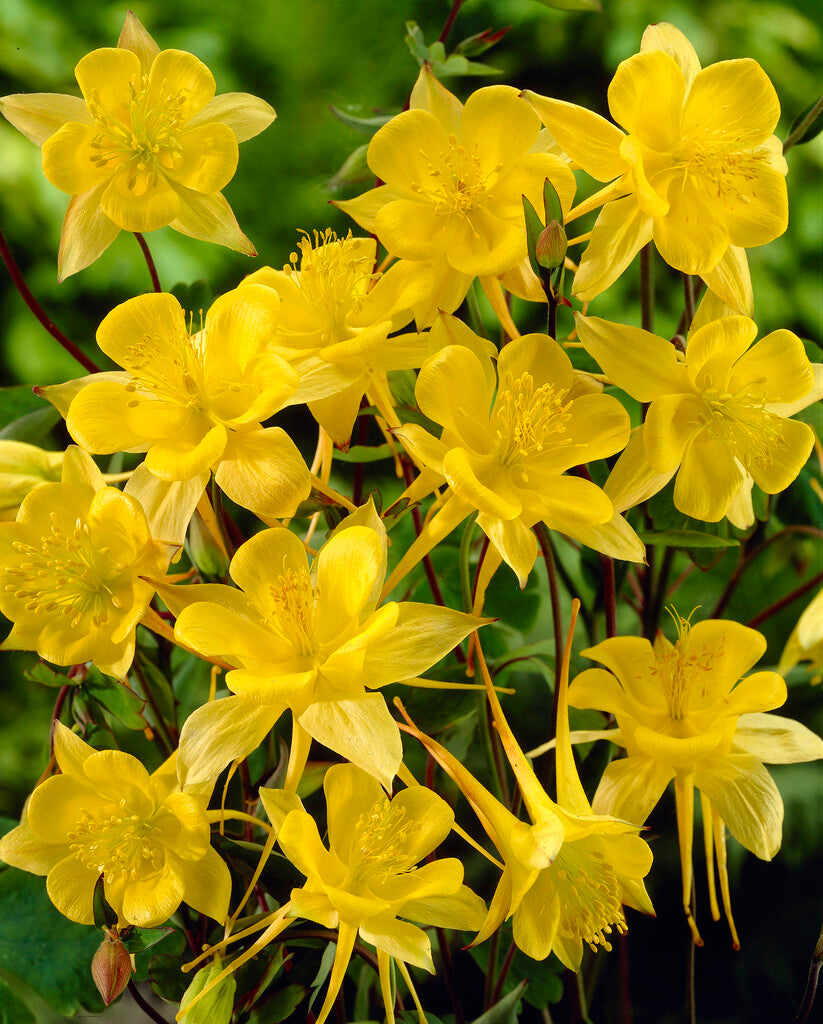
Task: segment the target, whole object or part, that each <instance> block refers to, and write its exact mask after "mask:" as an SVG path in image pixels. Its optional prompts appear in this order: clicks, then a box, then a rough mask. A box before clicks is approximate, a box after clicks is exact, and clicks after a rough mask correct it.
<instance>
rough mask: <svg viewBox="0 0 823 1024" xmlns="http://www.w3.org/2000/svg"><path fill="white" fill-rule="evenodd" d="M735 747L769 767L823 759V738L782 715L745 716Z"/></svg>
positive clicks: (737, 732) (739, 721) (738, 721)
mask: <svg viewBox="0 0 823 1024" xmlns="http://www.w3.org/2000/svg"><path fill="white" fill-rule="evenodd" d="M734 744H735V746H736V747H740V748H741V749H742V750H743V751H745V753H747V754H751V755H752V756H753V757H756V758H757V760H758V761H765V762H766V764H796V763H797V762H798V761H817V760H819V759H820V758H821V757H823V739H821V738H820V737H819V736H817V735H815V733H813V732H812V731H811V729H808V728H807V727H806V726H805V725H801V724H800V722H795V721H794V719H791V718H784V717H783V716H782V715H764V714H760V713H757V712H756V713H754V714H750V715H741V716H740V718H739V719H738V720H737V729H736V730H735V734H734Z"/></svg>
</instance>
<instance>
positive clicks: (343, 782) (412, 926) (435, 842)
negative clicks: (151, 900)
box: [206, 764, 485, 1024]
mask: <svg viewBox="0 0 823 1024" xmlns="http://www.w3.org/2000/svg"><path fill="white" fill-rule="evenodd" d="M323 789H324V791H325V794H326V809H327V819H326V820H327V830H328V840H329V846H328V849H327V848H326V847H325V846H324V845H323V842H322V840H321V839H320V834H319V832H318V830H317V825H316V824H315V822H314V819H313V818H312V817H311V815H309V814H308V813H307V812H306V811H305V810H304V809H303V805H302V803H301V801H300V799H299V797H298V796H297V794H296V793H293V792H289V791H284V790H280V789H265V788H263V789H261V790H260V799H261V800H262V802H263V806H264V807H265V808H266V812H267V813H268V815H269V818H270V819H271V821H272V824H273V825H274V828H275V832H276V833H277V842H278V843H279V844H280V847H281V849H282V850H283V853H284V854H285V855H286V856H287V857H288V858H289V860H290V861H291V862H292V863H293V864H294V865H295V866H296V867H297V868H298V870H299V871H301V872H302V873H303V874H304V875H305V876H306V882H305V884H304V885H303V886H301V887H300V888H296V889H292V891H291V897H290V899H289V902H288V903H287V904H285V905H284V906H283V907H281V908H280V910H278V911H275V913H274V914H272V915H269V917H268V918H265V919H264V920H263V921H261V922H258V923H257V925H256V926H255V927H256V928H258V929H259V928H260V927H264V926H266V925H268V927H267V928H266V931H265V932H264V933H263V935H262V936H261V937H260V938H259V939H258V940H257V941H256V942H255V943H254V944H253V945H252V946H251V947H250V948H249V949H248V950H246V952H245V953H243V954H241V955H240V956H239V957H238V958H237V959H236V960H235V961H233V962H232V963H231V964H229V965H228V966H227V967H226V968H225V969H224V970H223V972H222V973H221V974H219V975H218V976H217V977H215V978H214V979H213V980H212V982H211V984H212V985H216V984H219V981H220V980H221V978H223V977H225V976H227V975H228V974H229V973H230V972H232V971H236V970H237V969H238V968H239V967H240V966H242V964H243V963H245V962H246V961H247V960H249V959H250V958H251V957H252V956H254V955H255V953H257V952H259V950H260V949H262V948H263V947H264V946H265V945H266V944H267V943H269V942H271V941H273V939H275V938H276V937H277V936H278V935H279V934H281V933H282V932H283V931H284V930H285V929H286V928H287V927H288V926H289V925H290V924H291V923H292V921H293V920H294V919H295V918H305V919H306V920H308V921H314V922H316V923H317V924H319V925H321V926H322V927H323V928H336V929H337V931H338V940H337V949H336V951H335V957H334V964H333V966H332V969H331V980H330V982H329V987H328V990H327V992H326V998H325V1000H324V1002H323V1006H322V1007H321V1009H320V1012H319V1014H318V1016H317V1024H323V1021H325V1020H326V1018H327V1017H328V1015H329V1013H330V1012H331V1009H332V1007H333V1006H334V1002H335V999H336V998H337V995H338V993H339V991H340V987H341V985H342V984H343V978H344V977H345V974H346V968H347V966H348V964H349V960H350V959H351V954H352V950H353V948H354V943H355V941H356V939H357V938H358V936H359V937H360V939H361V940H362V941H364V942H366V943H368V944H369V945H371V946H374V947H375V948H376V950H377V963H378V968H379V975H380V989H381V994H382V996H383V1003H384V1006H385V1011H386V1018H387V1020H388V1021H389V1024H394V999H393V997H392V987H391V965H392V961H394V963H395V964H396V965H397V967H398V968H399V970H400V972H401V974H402V976H403V978H404V980H405V981H406V983H407V984H408V985H409V987H410V990H411V992H412V996H413V998H414V1000H415V1003H416V1004H417V1006H418V1010H419V1009H420V1004H419V1002H418V1000H417V995H416V993H415V991H414V986H413V984H412V981H411V977H410V975H409V972H408V969H407V968H406V964H413V965H414V966H415V967H419V968H421V969H423V970H426V971H429V972H430V973H432V974H433V973H434V964H433V963H432V956H431V942H430V940H429V937H428V935H427V934H426V933H425V932H424V931H423V929H422V928H421V927H419V925H423V926H424V927H428V926H437V927H439V928H460V929H471V928H476V927H478V925H479V924H480V922H481V921H482V920H483V915H484V911H485V906H484V904H483V901H482V900H481V899H480V897H479V896H477V895H475V893H474V892H472V890H471V889H469V888H468V887H467V886H465V885H463V865H462V864H461V863H460V861H459V860H457V859H456V858H453V857H449V858H446V859H443V860H434V861H431V862H428V863H426V864H424V865H423V866H421V867H416V866H415V865H417V864H418V863H419V862H420V861H421V860H423V859H424V858H425V857H427V855H428V854H430V853H432V851H434V850H435V849H436V847H438V846H439V845H440V843H442V842H443V840H444V839H445V838H446V837H447V836H448V834H449V832H450V831H451V828H452V826H453V824H454V814H453V813H452V810H451V808H450V807H449V805H448V804H447V803H446V802H445V800H442V799H441V798H440V797H439V796H437V794H436V793H433V792H431V790H428V789H425V788H424V787H423V786H412V787H411V788H409V789H404V790H401V791H400V792H399V793H397V794H395V796H394V797H393V798H391V799H389V798H388V797H387V796H386V795H385V793H384V792H383V791H382V789H381V788H380V784H379V783H378V782H377V781H376V780H375V779H374V778H372V777H371V776H370V775H367V774H366V773H365V772H363V771H361V770H360V769H359V768H356V767H355V766H354V765H351V764H341V765H333V766H332V767H331V768H330V769H329V770H328V772H327V773H326V776H325V779H324V781H323ZM411 922H414V923H411ZM252 930H253V929H249V931H252ZM240 937H241V934H239V933H238V934H237V935H232V936H230V937H229V938H228V939H227V940H225V941H224V942H221V943H218V945H217V946H216V947H213V948H212V950H207V951H206V952H207V954H210V953H212V952H213V950H216V949H218V948H221V947H223V946H224V945H225V944H226V942H233V941H234V940H235V939H238V938H240ZM421 1020H425V1017H423V1016H421Z"/></svg>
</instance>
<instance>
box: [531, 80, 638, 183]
mask: <svg viewBox="0 0 823 1024" xmlns="http://www.w3.org/2000/svg"><path fill="white" fill-rule="evenodd" d="M523 97H524V99H526V100H528V101H529V103H531V105H532V106H533V107H534V109H535V110H536V111H537V113H538V114H539V115H540V117H541V119H542V121H543V124H544V125H546V127H547V128H548V129H549V131H550V132H551V133H552V135H553V136H554V138H555V139H556V140H557V143H558V144H559V146H560V148H561V149H562V150H563V152H565V153H568V154H569V156H570V157H571V158H572V160H574V162H575V163H576V164H579V165H580V167H582V168H583V170H584V171H586V173H587V174H590V175H591V176H592V177H593V178H595V179H596V180H597V181H611V180H612V179H613V178H619V177H620V175H621V174H622V173H623V171H624V170H625V165H624V163H623V160H622V159H621V157H620V141H621V139H622V138H623V132H621V131H620V129H619V128H617V127H615V125H613V124H612V123H611V122H610V121H607V120H606V119H605V118H604V117H601V116H600V115H599V114H595V113H593V112H592V111H590V110H586V108H585V107H578V106H577V105H576V104H574V103H567V102H565V101H564V100H556V99H552V98H551V97H549V96H540V95H538V94H537V93H535V92H531V91H530V90H526V91H525V92H524V93H523Z"/></svg>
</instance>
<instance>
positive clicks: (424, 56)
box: [405, 21, 429, 68]
mask: <svg viewBox="0 0 823 1024" xmlns="http://www.w3.org/2000/svg"><path fill="white" fill-rule="evenodd" d="M406 33H407V34H406V37H405V40H406V46H408V48H409V50H410V51H411V55H412V57H414V59H415V60H416V61H417V63H418V64H419V65H420V67H421V68H422V67H423V65H424V64H425V63H426V61H427V60H428V59H429V48H428V47H427V46H426V41H425V39H424V38H423V33H422V31H421V30H420V26H419V25H418V24H417V22H416V21H407V22H406Z"/></svg>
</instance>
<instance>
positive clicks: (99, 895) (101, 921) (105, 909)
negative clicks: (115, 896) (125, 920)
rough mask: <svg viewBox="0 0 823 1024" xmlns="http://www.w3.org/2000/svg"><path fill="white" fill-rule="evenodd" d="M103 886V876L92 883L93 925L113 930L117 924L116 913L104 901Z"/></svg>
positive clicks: (107, 902) (106, 901)
mask: <svg viewBox="0 0 823 1024" xmlns="http://www.w3.org/2000/svg"><path fill="white" fill-rule="evenodd" d="M103 886H104V883H103V876H102V875H100V877H99V878H98V879H97V881H96V882H95V883H94V895H93V896H92V908H93V910H94V923H95V925H96V927H98V928H114V926H115V925H116V924H117V911H116V910H115V909H114V907H112V905H111V904H110V903H109V901H108V900H107V899H106V895H105V893H104V891H103Z"/></svg>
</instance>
